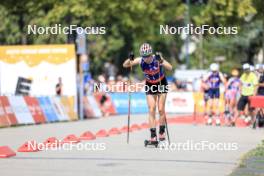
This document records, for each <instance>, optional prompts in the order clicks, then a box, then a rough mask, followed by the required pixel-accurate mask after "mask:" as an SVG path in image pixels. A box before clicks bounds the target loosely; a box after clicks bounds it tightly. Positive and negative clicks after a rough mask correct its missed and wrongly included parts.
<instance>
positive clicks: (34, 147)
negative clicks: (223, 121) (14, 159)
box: [17, 141, 39, 152]
mask: <svg viewBox="0 0 264 176" xmlns="http://www.w3.org/2000/svg"><path fill="white" fill-rule="evenodd" d="M17 151H18V152H38V151H39V149H38V143H37V142H36V141H27V142H25V143H24V144H23V145H21V146H20V147H19V148H18V150H17Z"/></svg>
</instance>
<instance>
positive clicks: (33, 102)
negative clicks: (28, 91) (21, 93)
mask: <svg viewBox="0 0 264 176" xmlns="http://www.w3.org/2000/svg"><path fill="white" fill-rule="evenodd" d="M24 99H25V102H26V104H27V106H28V108H29V110H30V112H31V115H32V117H33V119H34V121H35V123H45V122H46V118H45V115H44V112H43V111H42V109H41V108H40V105H39V102H38V100H37V99H36V98H34V97H29V96H25V97H24Z"/></svg>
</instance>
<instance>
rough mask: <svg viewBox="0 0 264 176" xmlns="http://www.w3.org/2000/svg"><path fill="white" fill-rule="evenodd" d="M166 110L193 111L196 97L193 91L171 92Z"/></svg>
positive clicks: (173, 111)
mask: <svg viewBox="0 0 264 176" xmlns="http://www.w3.org/2000/svg"><path fill="white" fill-rule="evenodd" d="M165 109H166V112H168V113H193V112H194V99H193V93H192V92H170V93H168V94H167V99H166V105H165Z"/></svg>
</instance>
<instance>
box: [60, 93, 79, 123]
mask: <svg viewBox="0 0 264 176" xmlns="http://www.w3.org/2000/svg"><path fill="white" fill-rule="evenodd" d="M60 100H61V103H62V104H63V106H64V110H65V111H66V113H67V114H68V117H69V120H78V116H77V113H76V111H75V103H74V100H75V99H74V97H73V96H72V97H66V96H62V97H61V98H60Z"/></svg>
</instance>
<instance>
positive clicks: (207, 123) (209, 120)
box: [206, 117, 213, 126]
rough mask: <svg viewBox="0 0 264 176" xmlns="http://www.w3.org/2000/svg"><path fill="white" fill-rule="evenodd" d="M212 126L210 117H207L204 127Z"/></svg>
mask: <svg viewBox="0 0 264 176" xmlns="http://www.w3.org/2000/svg"><path fill="white" fill-rule="evenodd" d="M212 124H213V119H212V118H211V117H209V118H208V119H207V122H206V125H208V126H211V125H212Z"/></svg>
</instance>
